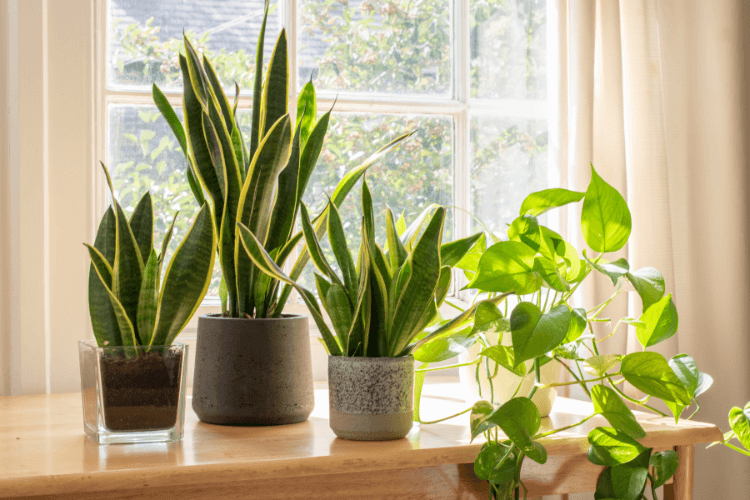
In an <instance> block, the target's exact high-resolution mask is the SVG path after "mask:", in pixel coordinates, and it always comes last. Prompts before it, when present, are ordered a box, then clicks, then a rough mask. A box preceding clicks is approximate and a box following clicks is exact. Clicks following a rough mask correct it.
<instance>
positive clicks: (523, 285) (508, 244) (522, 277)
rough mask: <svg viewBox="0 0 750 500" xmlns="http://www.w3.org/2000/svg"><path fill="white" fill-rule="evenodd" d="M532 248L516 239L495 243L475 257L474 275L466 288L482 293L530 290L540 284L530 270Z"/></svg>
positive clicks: (538, 286)
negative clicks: (475, 268)
mask: <svg viewBox="0 0 750 500" xmlns="http://www.w3.org/2000/svg"><path fill="white" fill-rule="evenodd" d="M535 255H536V251H535V250H533V249H531V248H529V247H528V246H526V245H524V244H523V243H520V242H518V241H501V242H500V243H495V244H494V245H492V246H491V247H490V248H488V249H487V251H486V252H485V253H484V254H483V255H482V257H481V258H480V259H479V265H478V267H477V274H476V276H475V277H474V280H473V281H472V282H471V283H469V284H468V285H467V286H466V288H476V289H477V290H481V291H484V292H515V293H517V294H519V295H523V294H527V293H532V292H535V291H537V290H539V288H540V287H541V286H542V277H541V276H539V274H537V273H536V272H534V256H535Z"/></svg>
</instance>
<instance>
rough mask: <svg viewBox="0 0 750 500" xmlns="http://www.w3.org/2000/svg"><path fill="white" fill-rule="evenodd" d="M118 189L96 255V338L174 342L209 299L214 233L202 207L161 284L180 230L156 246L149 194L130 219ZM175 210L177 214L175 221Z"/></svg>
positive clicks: (92, 289)
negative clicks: (169, 250)
mask: <svg viewBox="0 0 750 500" xmlns="http://www.w3.org/2000/svg"><path fill="white" fill-rule="evenodd" d="M102 167H103V168H104V173H105V175H106V178H107V183H108V184H109V189H110V191H111V192H112V206H110V207H109V208H108V209H107V211H106V212H105V214H104V217H102V220H101V223H100V224H99V230H98V231H97V234H96V239H95V241H94V245H93V246H92V245H88V244H85V243H84V244H85V245H86V247H87V248H88V251H89V256H90V257H91V268H90V270H89V312H90V314H91V325H92V326H93V329H94V336H95V338H96V342H97V344H98V345H99V346H100V347H103V346H161V345H171V344H172V342H173V341H174V339H175V337H177V335H178V334H179V333H180V332H181V331H182V329H183V328H185V325H187V323H188V321H190V318H191V317H192V316H193V314H194V313H195V310H196V309H197V308H198V305H199V304H200V303H201V301H202V300H203V297H204V296H205V295H206V291H207V290H208V285H209V283H210V281H211V272H212V271H213V267H214V255H215V254H214V248H216V233H215V231H214V226H213V222H212V221H211V213H210V212H209V210H208V206H207V205H206V204H204V205H203V206H202V207H201V209H200V210H199V211H198V215H196V216H195V220H194V221H193V225H192V226H191V227H190V230H189V231H188V232H187V234H186V235H185V238H184V239H183V240H182V242H181V243H180V245H179V246H178V248H177V250H176V251H175V252H174V255H173V256H172V260H171V261H170V262H169V264H168V265H167V270H166V273H165V274H164V280H163V282H162V280H161V276H162V272H161V270H162V264H163V262H164V254H165V252H166V249H167V246H168V245H169V241H170V239H171V238H172V233H173V230H174V220H173V221H172V225H171V227H170V228H169V230H168V231H167V233H166V234H165V235H164V240H163V241H162V245H161V251H160V252H159V253H158V254H157V253H156V250H155V249H154V223H153V219H154V216H153V206H152V202H151V195H150V194H149V193H146V194H145V195H143V197H142V198H141V199H140V201H139V202H138V205H137V206H136V207H135V210H134V211H133V213H132V215H131V216H130V219H128V218H127V217H126V215H125V212H124V211H123V209H122V207H121V206H120V204H119V203H118V202H117V198H116V197H115V192H114V189H113V188H112V180H111V178H110V176H109V172H108V171H107V167H105V166H104V164H102ZM176 219H177V214H175V220H176Z"/></svg>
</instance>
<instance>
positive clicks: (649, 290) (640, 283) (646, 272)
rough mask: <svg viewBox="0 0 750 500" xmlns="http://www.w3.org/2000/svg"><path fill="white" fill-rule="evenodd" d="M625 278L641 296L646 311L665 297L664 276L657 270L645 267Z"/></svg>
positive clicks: (628, 274)
mask: <svg viewBox="0 0 750 500" xmlns="http://www.w3.org/2000/svg"><path fill="white" fill-rule="evenodd" d="M625 276H626V277H627V278H628V281H630V283H631V284H632V285H633V288H635V291H636V292H638V295H640V297H641V301H642V302H643V310H644V311H646V310H648V308H649V307H651V306H652V305H653V304H655V303H656V302H658V301H659V300H660V299H661V298H662V297H664V291H665V290H666V287H665V285H664V276H662V275H661V273H660V272H659V271H658V270H657V269H656V268H654V267H644V268H641V269H638V270H637V271H633V272H632V273H627V274H626V275H625Z"/></svg>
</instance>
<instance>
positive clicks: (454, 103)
mask: <svg viewBox="0 0 750 500" xmlns="http://www.w3.org/2000/svg"><path fill="white" fill-rule="evenodd" d="M278 1H279V7H280V16H281V25H282V26H284V27H286V29H287V33H288V37H287V43H288V53H289V67H290V75H289V99H290V102H296V96H297V91H298V84H299V76H298V69H297V61H298V52H297V46H298V42H299V38H298V27H299V16H298V12H297V10H298V5H297V3H298V2H300V1H303V0H278ZM451 1H452V11H451V21H452V20H454V19H455V20H456V22H455V23H454V24H453V32H452V38H451V45H452V47H451V59H452V65H453V70H452V81H451V94H452V95H448V96H420V95H383V94H366V93H349V92H331V91H326V90H318V103H319V106H320V107H321V108H322V109H323V108H325V109H327V108H329V107H330V106H332V105H333V104H334V101H335V102H336V107H335V109H334V112H339V113H346V112H370V113H388V114H394V115H427V116H447V117H450V118H451V120H452V138H451V139H452V154H453V158H452V169H453V170H452V172H453V178H452V181H453V185H452V191H453V192H452V199H453V204H455V205H456V206H457V207H459V208H461V209H463V210H456V211H455V212H454V216H453V224H454V228H453V229H454V235H455V237H456V238H462V237H465V236H468V235H469V231H470V229H471V217H470V216H469V215H468V212H469V211H471V199H470V192H471V186H470V173H471V162H472V157H471V156H472V151H471V137H470V120H471V119H472V117H482V116H493V117H502V118H533V119H546V120H548V121H549V118H550V113H549V103H551V99H548V100H546V101H541V100H507V99H505V100H490V99H472V98H470V91H471V89H470V85H471V81H470V59H471V53H470V51H471V47H470V10H469V9H470V0H451ZM549 4H550V5H548V7H547V16H548V22H547V26H548V28H547V29H548V39H549V40H555V38H552V37H550V36H549V35H550V34H551V33H550V30H551V29H552V28H553V25H554V24H555V23H553V22H550V20H551V17H550V16H551V15H552V14H553V13H555V11H553V9H552V5H551V4H554V1H553V0H549ZM94 13H95V20H96V43H95V55H94V58H95V64H94V66H95V75H96V76H95V80H96V84H95V87H96V93H95V100H96V106H95V108H96V109H95V114H96V123H98V124H99V126H97V127H96V128H95V141H94V142H95V151H96V157H97V158H102V159H105V158H108V154H109V151H108V149H107V146H108V144H107V138H108V137H109V130H108V128H109V120H108V115H107V110H108V108H109V106H110V105H112V104H124V105H154V103H153V99H152V96H151V93H150V92H148V91H146V90H142V91H133V90H122V89H116V88H115V89H109V88H107V81H106V78H107V65H106V61H107V23H108V18H107V0H96V2H95V8H94ZM270 33H271V36H272V37H273V36H274V34H273V30H272V31H271V32H270ZM548 53H549V54H553V53H555V52H552V51H548ZM549 80H554V79H553V78H549ZM165 95H166V97H167V99H168V101H169V102H170V104H171V105H172V106H181V105H182V100H181V99H182V94H181V93H176V92H166V91H165ZM553 95H555V94H552V93H551V92H550V93H548V96H550V97H551V96H553ZM251 104H252V97H251V96H248V95H244V96H241V97H240V98H239V105H238V107H239V108H246V109H247V108H249V107H250V106H251ZM294 112H295V108H294V106H292V107H291V108H290V113H291V114H294ZM549 123H550V125H552V122H551V121H549ZM551 128H552V127H550V132H552V130H551ZM548 157H549V163H550V166H552V165H553V155H552V154H549V156H548ZM549 171H550V178H551V180H552V178H553V177H554V178H555V180H554V181H553V182H555V183H556V182H557V179H556V171H555V170H554V168H550V169H549ZM94 178H95V186H96V189H95V195H94V205H95V207H96V213H97V214H99V216H101V215H102V214H104V211H105V210H106V206H107V204H108V199H107V191H106V185H105V180H104V175H103V174H102V173H101V171H100V170H99V169H97V170H96V171H95V174H94ZM553 225H554V223H553ZM454 277H455V287H454V289H455V290H458V289H460V288H461V287H462V286H463V285H464V284H465V283H466V281H465V278H464V276H463V273H455V275H454ZM452 298H453V300H456V301H459V302H461V299H465V298H467V296H465V295H463V294H461V293H453V294H452ZM298 302H299V301H297V300H296V297H295V296H294V295H293V296H292V298H291V299H290V300H289V302H288V303H287V306H286V310H287V311H290V312H296V313H302V314H305V313H306V312H307V308H306V307H305V306H304V305H303V304H299V303H298ZM219 310H220V304H219V300H218V298H215V297H207V298H206V299H204V301H203V303H202V304H201V307H200V308H199V309H198V311H197V312H196V314H195V316H194V317H193V319H192V320H191V322H190V323H189V324H188V326H187V328H186V329H185V331H184V332H183V334H182V335H181V336H180V340H181V341H183V342H187V343H189V344H192V343H194V341H195V332H196V329H197V318H198V316H200V315H201V314H207V313H216V312H219ZM453 312H454V310H453V309H452V308H447V309H446V310H445V311H444V313H446V314H452V313H453ZM310 328H311V333H312V335H313V336H315V335H317V330H316V329H315V326H314V325H310ZM313 349H314V353H315V352H317V351H321V352H322V349H320V346H319V345H318V342H317V341H316V340H313ZM313 364H314V365H316V366H317V365H321V366H323V367H324V366H325V364H324V361H320V360H317V361H316V362H314V363H313ZM321 366H318V367H317V369H316V370H315V371H316V373H315V376H314V378H315V379H316V380H320V379H324V378H325V373H324V370H321ZM191 372H192V370H191Z"/></svg>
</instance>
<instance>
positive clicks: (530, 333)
mask: <svg viewBox="0 0 750 500" xmlns="http://www.w3.org/2000/svg"><path fill="white" fill-rule="evenodd" d="M570 317H571V314H570V309H568V306H567V305H566V304H560V305H559V306H557V307H554V308H552V309H551V310H550V311H549V312H547V313H545V314H542V312H541V311H540V310H539V308H538V307H536V306H535V305H534V304H532V303H530V302H521V303H520V304H518V305H517V306H516V307H515V308H514V309H513V312H512V313H511V316H510V328H511V333H512V336H513V354H514V359H515V363H516V365H518V364H520V363H523V362H524V361H526V360H527V359H532V358H535V357H537V356H541V355H542V354H544V353H546V352H549V351H551V350H552V349H554V348H555V347H557V346H559V345H560V344H561V343H562V341H563V340H564V339H565V335H566V334H567V333H568V326H569V325H570Z"/></svg>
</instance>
